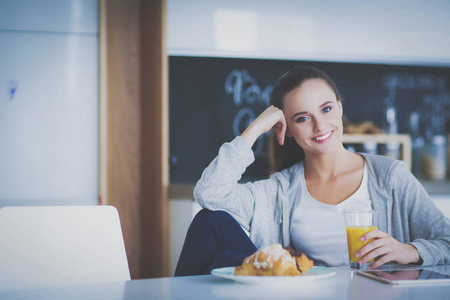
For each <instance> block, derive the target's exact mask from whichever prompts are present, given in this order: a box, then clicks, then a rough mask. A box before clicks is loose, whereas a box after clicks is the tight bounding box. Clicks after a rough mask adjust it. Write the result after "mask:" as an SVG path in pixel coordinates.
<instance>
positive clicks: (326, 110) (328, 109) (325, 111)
mask: <svg viewBox="0 0 450 300" xmlns="http://www.w3.org/2000/svg"><path fill="white" fill-rule="evenodd" d="M330 110H331V106H327V107H325V108H324V109H322V112H324V113H327V112H329V111H330Z"/></svg>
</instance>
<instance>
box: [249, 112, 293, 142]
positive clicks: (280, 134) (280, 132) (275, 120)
mask: <svg viewBox="0 0 450 300" xmlns="http://www.w3.org/2000/svg"><path fill="white" fill-rule="evenodd" d="M286 128H287V124H286V118H285V117H284V113H283V111H282V110H281V109H279V108H278V107H275V106H273V105H271V106H269V107H268V108H266V110H264V111H263V112H262V113H261V114H260V115H259V116H258V117H257V118H256V119H255V120H254V121H253V122H252V123H251V124H250V125H249V126H248V127H247V129H245V131H244V132H243V133H242V134H241V137H243V138H244V139H245V140H246V141H247V143H248V144H249V145H250V147H251V146H253V144H254V143H255V141H256V140H257V139H258V137H259V136H260V135H261V134H263V133H266V132H268V131H270V130H272V129H275V130H276V134H277V140H278V143H280V145H283V144H284V136H285V135H286Z"/></svg>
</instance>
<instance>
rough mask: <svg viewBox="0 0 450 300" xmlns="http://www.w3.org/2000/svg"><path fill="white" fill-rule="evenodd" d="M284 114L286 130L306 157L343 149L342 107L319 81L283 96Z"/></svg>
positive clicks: (306, 82)
mask: <svg viewBox="0 0 450 300" xmlns="http://www.w3.org/2000/svg"><path fill="white" fill-rule="evenodd" d="M283 112H284V115H285V117H286V121H287V126H288V130H287V133H286V135H287V136H289V137H293V138H294V139H295V141H296V142H297V143H298V144H299V146H300V147H302V148H303V150H304V151H305V155H306V156H308V155H309V154H313V155H315V154H327V153H331V152H333V151H336V149H339V147H342V142H341V138H342V133H343V124H342V103H341V101H340V100H338V99H336V94H335V93H334V92H333V90H332V89H331V88H330V86H328V84H327V83H326V82H325V81H324V80H322V79H308V80H306V81H304V82H303V83H302V84H301V85H300V86H299V87H296V88H295V89H293V90H292V91H291V92H289V93H288V94H286V96H285V97H284V99H283Z"/></svg>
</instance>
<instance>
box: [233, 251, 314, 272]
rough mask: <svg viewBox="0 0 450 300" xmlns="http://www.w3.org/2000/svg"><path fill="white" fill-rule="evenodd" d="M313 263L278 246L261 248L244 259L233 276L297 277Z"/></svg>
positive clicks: (296, 253)
mask: <svg viewBox="0 0 450 300" xmlns="http://www.w3.org/2000/svg"><path fill="white" fill-rule="evenodd" d="M313 265H314V263H313V261H312V260H310V259H308V257H307V256H306V255H305V254H304V253H299V252H296V251H295V250H293V249H292V248H283V247H282V246H281V245H280V244H273V245H270V246H266V247H263V248H261V249H259V250H258V251H256V252H255V253H254V254H252V255H250V256H248V257H246V258H245V259H244V262H243V263H242V265H240V266H237V267H236V268H235V270H234V274H235V275H253V276H299V275H301V274H302V273H304V272H306V271H308V270H309V269H311V268H312V267H313Z"/></svg>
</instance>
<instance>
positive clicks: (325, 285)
mask: <svg viewBox="0 0 450 300" xmlns="http://www.w3.org/2000/svg"><path fill="white" fill-rule="evenodd" d="M334 269H335V270H336V274H335V275H333V276H330V277H326V278H322V279H318V280H315V281H313V282H312V283H311V282H308V284H301V283H299V284H296V285H293V286H283V287H280V286H271V285H249V284H241V283H236V282H234V281H231V280H228V279H223V278H219V277H216V276H213V275H202V276H187V277H165V278H156V279H142V280H131V281H124V282H116V283H101V284H91V285H79V286H68V287H55V288H45V289H31V290H16V291H0V299H133V300H136V299H137V300H138V299H158V300H164V299H200V300H201V299H208V300H209V299H337V300H339V299H367V300H370V299H405V300H414V299H433V300H439V299H442V300H444V299H446V300H447V299H449V295H450V283H449V284H440V285H425V286H402V287H400V286H392V285H388V284H384V283H381V282H378V281H375V280H372V279H368V278H365V277H362V276H359V275H356V273H355V272H353V271H351V270H350V269H349V268H345V267H343V268H334ZM430 269H432V270H435V271H438V272H441V273H444V274H447V275H450V265H441V266H435V267H431V268H430Z"/></svg>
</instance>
